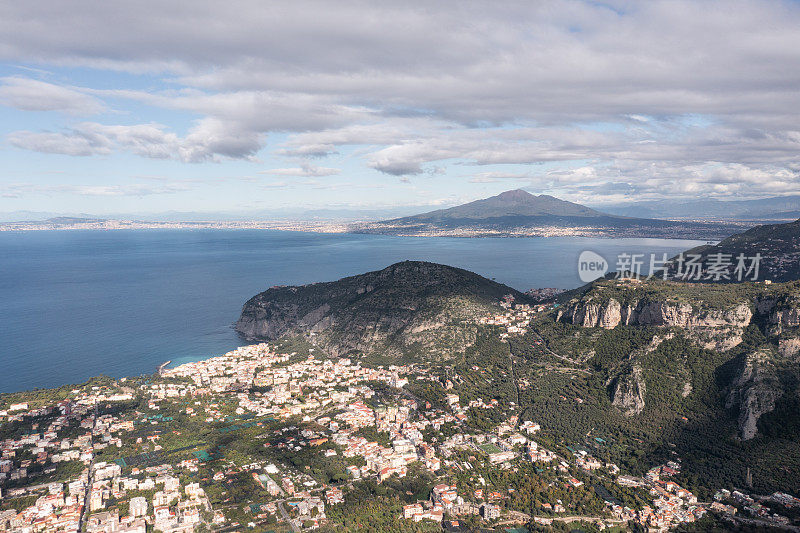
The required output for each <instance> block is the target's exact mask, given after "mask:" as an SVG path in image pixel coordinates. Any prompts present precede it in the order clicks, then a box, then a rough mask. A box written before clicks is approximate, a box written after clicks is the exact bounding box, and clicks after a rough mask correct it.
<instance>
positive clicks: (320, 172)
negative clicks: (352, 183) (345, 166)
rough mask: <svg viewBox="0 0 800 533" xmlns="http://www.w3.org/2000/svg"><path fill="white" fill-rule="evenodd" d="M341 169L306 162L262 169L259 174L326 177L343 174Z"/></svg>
mask: <svg viewBox="0 0 800 533" xmlns="http://www.w3.org/2000/svg"><path fill="white" fill-rule="evenodd" d="M341 172H342V171H341V169H338V168H328V167H318V166H314V165H311V164H308V163H304V164H303V165H301V166H300V167H295V168H273V169H270V170H262V171H260V172H259V174H272V175H277V176H298V177H317V178H320V177H324V176H334V175H336V174H341Z"/></svg>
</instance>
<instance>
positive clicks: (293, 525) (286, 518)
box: [278, 500, 300, 533]
mask: <svg viewBox="0 0 800 533" xmlns="http://www.w3.org/2000/svg"><path fill="white" fill-rule="evenodd" d="M278 510H279V511H280V512H281V516H282V517H283V520H284V522H286V523H287V524H289V527H291V528H292V531H294V533H300V526H298V525H297V521H296V520H292V519H291V518H289V513H287V512H286V509H285V508H284V507H283V500H279V501H278Z"/></svg>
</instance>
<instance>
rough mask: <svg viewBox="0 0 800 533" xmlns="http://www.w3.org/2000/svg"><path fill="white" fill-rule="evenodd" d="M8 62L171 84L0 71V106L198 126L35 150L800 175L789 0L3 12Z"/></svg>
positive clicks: (122, 128)
mask: <svg viewBox="0 0 800 533" xmlns="http://www.w3.org/2000/svg"><path fill="white" fill-rule="evenodd" d="M154 11H158V12H159V13H160V14H161V16H160V17H158V20H156V21H154V20H153V17H152V13H153V12H154ZM308 13H315V14H319V16H315V17H309V16H308ZM198 27H201V28H203V31H202V32H198V31H197V28H198ZM87 35H91V36H92V38H91V39H87V38H86V36H87ZM0 59H6V60H9V61H14V62H15V63H19V62H21V61H26V62H30V63H34V64H36V65H40V66H48V65H55V66H59V67H75V66H81V67H91V68H93V69H101V70H105V71H108V72H112V73H113V72H127V73H146V74H147V75H148V76H149V77H153V78H154V79H156V80H158V81H160V82H161V83H160V84H159V83H156V84H154V86H156V87H157V88H156V89H150V88H148V89H141V88H136V89H130V88H118V89H114V90H109V89H103V88H92V87H75V86H58V85H54V84H50V83H45V82H40V81H35V80H29V79H27V78H17V77H14V78H5V79H3V81H4V85H3V86H2V87H0V98H3V100H4V101H5V102H6V103H7V104H8V105H13V106H15V107H18V108H20V109H26V110H36V109H39V110H59V111H63V112H66V113H71V114H75V115H85V114H89V113H96V112H100V111H102V109H103V107H102V106H103V101H104V100H107V99H111V98H114V99H116V100H115V102H116V101H129V102H132V103H134V104H143V105H145V106H152V107H155V108H157V109H167V110H174V111H179V112H184V113H187V114H190V115H191V116H192V117H195V118H197V120H196V122H194V123H193V125H192V126H191V128H190V131H188V132H187V133H185V134H183V133H181V134H180V135H178V134H176V133H173V131H172V130H171V129H170V128H168V127H167V126H163V125H159V124H146V123H143V124H133V125H101V124H98V123H89V122H84V123H80V124H77V125H71V126H69V127H67V128H65V129H64V130H63V131H57V132H49V131H19V132H14V133H12V134H10V135H9V137H8V140H9V142H10V143H11V144H12V145H14V146H17V147H20V148H25V149H30V150H36V151H40V152H47V153H61V154H68V155H75V156H93V155H101V156H102V155H107V154H110V153H113V152H115V151H127V152H130V153H134V154H138V155H140V156H143V157H148V158H163V159H173V160H178V161H185V162H204V161H221V160H225V159H249V160H255V158H256V154H258V153H259V151H260V150H262V149H263V148H264V146H266V141H267V138H268V136H270V135H273V134H280V135H286V136H287V138H286V139H285V140H283V141H281V142H280V144H279V145H278V146H275V147H272V148H273V149H274V152H273V153H274V154H275V155H278V156H285V157H290V158H302V159H303V160H308V159H311V158H323V157H328V156H331V155H333V154H341V153H343V152H345V150H348V149H352V150H354V151H355V152H356V154H355V155H354V156H353V158H354V159H355V158H360V159H358V160H359V161H360V162H361V163H362V164H363V165H364V166H365V167H367V168H370V169H373V170H375V171H376V173H377V172H380V173H383V174H386V175H390V176H400V177H402V178H407V177H408V176H415V175H422V174H425V173H436V172H440V171H441V169H442V168H445V167H446V166H450V165H455V164H457V165H462V166H463V165H480V166H492V167H499V168H501V167H502V166H503V165H532V166H533V165H538V164H541V163H554V164H555V163H557V164H559V165H561V166H562V167H563V168H562V170H563V172H562V173H560V174H559V173H548V172H544V171H541V170H540V169H537V168H535V167H532V168H533V170H532V171H531V172H530V173H529V174H530V179H531V180H533V181H536V182H541V183H544V184H552V186H553V187H560V188H561V190H564V191H565V192H566V193H568V194H573V193H574V194H588V193H589V192H590V191H595V192H598V191H606V190H607V189H608V187H610V184H618V185H619V184H623V183H628V184H630V187H619V189H618V190H623V189H624V190H626V191H628V192H627V193H626V194H632V195H633V194H657V193H658V191H664V192H666V191H672V192H674V193H675V194H687V195H688V194H692V193H695V194H697V193H703V192H707V193H709V194H719V195H746V194H755V193H771V191H785V190H786V189H787V187H791V186H794V187H795V188H796V187H797V168H796V167H795V166H793V165H796V164H797V153H799V149H800V128H798V126H797V124H800V91H798V90H797V87H800V5H798V4H797V3H793V2H768V1H765V0H735V1H734V2H733V3H729V2H720V1H710V2H702V3H698V2H691V1H681V0H678V1H661V0H653V1H649V2H638V3H624V4H622V7H613V6H609V5H606V4H604V3H600V2H589V1H578V0H559V1H556V2H555V3H533V4H531V3H524V2H521V3H514V2H512V3H503V4H502V5H497V4H496V3H489V2H483V3H481V2H462V3H459V4H458V5H453V4H431V3H430V2H422V1H418V2H415V1H411V2H404V3H402V5H401V4H391V3H363V2H357V1H354V2H340V3H337V4H336V6H333V7H332V6H330V4H328V3H325V2H321V1H297V2H292V3H290V4H281V5H274V6H268V7H265V6H264V5H263V3H260V2H255V1H246V0H233V3H225V4H224V5H223V4H215V3H197V2H190V1H189V0H183V1H176V2H170V3H169V5H166V6H165V5H164V4H163V3H156V2H155V1H154V0H152V1H151V0H143V1H142V2H132V3H127V4H115V3H101V4H97V5H95V4H92V5H88V4H87V5H79V6H77V7H76V6H74V5H65V4H63V3H60V2H55V1H52V2H49V3H48V5H47V9H43V8H42V6H41V3H30V2H13V3H10V4H8V5H7V6H4V7H3V8H2V16H1V17H0ZM54 70H55V69H54ZM164 87H168V89H164ZM140 122H146V121H145V120H141V121H140ZM269 138H272V137H269ZM348 156H349V153H348ZM311 169H318V170H311ZM275 170H276V171H275V172H272V173H273V174H276V175H285V176H305V177H309V176H310V177H319V176H321V175H322V174H315V173H314V172H322V173H325V172H328V171H332V170H333V169H330V168H326V167H313V166H311V165H309V164H308V163H306V164H304V165H301V166H300V167H289V168H278V169H275ZM503 173H504V171H503V170H497V169H496V168H492V169H491V170H487V171H486V172H478V173H467V174H468V176H469V177H467V178H465V179H468V180H471V181H475V182H488V181H491V180H500V179H507V178H504V177H502V174H503ZM517 173H518V169H516V168H515V169H514V170H512V171H510V172H508V174H510V176H509V177H512V176H514V175H515V174H517ZM462 174H463V173H462ZM525 174H526V173H521V174H520V175H519V176H518V177H517V178H516V179H520V180H522V179H525ZM668 180H673V181H674V182H675V183H671V182H669V181H668ZM599 193H600V192H598V194H599Z"/></svg>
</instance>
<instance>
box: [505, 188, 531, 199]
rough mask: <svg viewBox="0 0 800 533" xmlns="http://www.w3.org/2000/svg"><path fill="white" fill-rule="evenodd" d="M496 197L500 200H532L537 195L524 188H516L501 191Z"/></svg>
mask: <svg viewBox="0 0 800 533" xmlns="http://www.w3.org/2000/svg"><path fill="white" fill-rule="evenodd" d="M496 198H498V199H499V200H511V201H520V200H531V199H533V198H536V196H534V195H533V194H531V193H529V192H528V191H525V190H522V189H514V190H513V191H505V192H501V193H500V194H498V195H497V196H496Z"/></svg>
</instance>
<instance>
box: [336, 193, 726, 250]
mask: <svg viewBox="0 0 800 533" xmlns="http://www.w3.org/2000/svg"><path fill="white" fill-rule="evenodd" d="M740 229H742V226H741V225H734V224H732V223H727V222H726V223H704V222H687V221H670V220H656V219H649V218H635V217H626V216H621V215H613V214H608V213H603V212H601V211H597V210H595V209H592V208H590V207H586V206H584V205H580V204H576V203H573V202H567V201H565V200H560V199H558V198H554V197H553V196H548V195H545V194H543V195H539V196H535V195H533V194H530V193H528V192H526V191H523V190H521V189H517V190H513V191H506V192H504V193H501V194H498V195H497V196H492V197H491V198H486V199H483V200H476V201H474V202H470V203H467V204H464V205H459V206H456V207H450V208H448V209H438V210H436V211H431V212H428V213H422V214H420V215H414V216H409V217H403V218H395V219H391V220H385V221H381V222H373V223H362V224H355V225H353V226H352V228H351V230H352V231H353V232H356V233H380V234H388V235H415V236H458V237H485V236H498V237H510V236H558V235H573V236H593V237H597V236H600V237H655V238H659V237H660V238H697V239H709V240H716V239H721V238H724V237H727V236H728V235H730V234H732V233H734V232H736V231H737V230H740Z"/></svg>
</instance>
